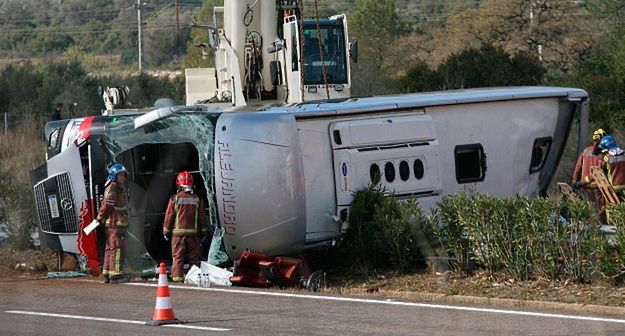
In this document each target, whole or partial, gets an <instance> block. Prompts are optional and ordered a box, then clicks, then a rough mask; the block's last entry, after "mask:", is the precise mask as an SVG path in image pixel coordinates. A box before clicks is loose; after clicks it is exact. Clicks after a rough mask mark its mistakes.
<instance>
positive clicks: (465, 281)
mask: <svg viewBox="0 0 625 336" xmlns="http://www.w3.org/2000/svg"><path fill="white" fill-rule="evenodd" d="M73 266H74V265H66V267H70V268H71V267H73ZM56 268H57V259H56V253H55V252H53V251H49V250H48V251H37V250H26V251H16V250H13V249H11V248H9V246H8V245H7V244H0V281H2V278H20V277H22V278H38V277H45V276H46V274H47V272H48V271H56V270H57V269H56ZM322 291H323V292H326V293H337V294H375V293H380V292H387V293H407V294H408V293H429V294H442V295H445V296H454V295H462V296H477V297H485V298H501V299H518V300H533V301H547V302H559V303H578V304H593V305H601V306H611V307H625V286H622V285H621V286H614V285H612V284H609V283H593V284H578V283H575V282H573V281H570V280H562V281H548V280H546V279H539V280H535V281H523V282H518V281H514V280H513V279H510V278H507V277H505V276H504V275H503V274H488V273H486V272H476V273H474V274H473V275H471V276H466V275H460V274H454V273H451V272H442V273H432V272H423V273H420V274H408V275H397V274H393V273H384V274H377V275H375V276H369V277H362V276H349V275H348V276H345V275H339V274H337V270H330V271H329V272H328V274H327V275H326V279H325V287H324V288H323V289H322Z"/></svg>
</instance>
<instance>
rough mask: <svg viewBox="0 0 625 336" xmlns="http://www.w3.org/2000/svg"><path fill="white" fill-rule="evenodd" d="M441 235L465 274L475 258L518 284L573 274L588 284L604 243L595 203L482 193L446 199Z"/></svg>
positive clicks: (440, 206) (437, 229)
mask: <svg viewBox="0 0 625 336" xmlns="http://www.w3.org/2000/svg"><path fill="white" fill-rule="evenodd" d="M433 214H434V215H433V216H437V217H438V219H439V220H440V224H438V225H437V226H435V228H434V229H435V232H436V234H437V236H438V237H439V239H440V241H441V243H442V244H443V246H444V247H445V250H446V251H447V253H448V254H449V255H450V256H452V257H454V258H455V259H456V261H457V268H458V270H463V269H464V267H463V266H465V265H467V264H468V262H469V260H474V261H475V262H476V263H477V264H479V265H481V266H482V267H484V268H485V269H487V270H489V271H491V272H494V271H499V270H503V271H505V272H508V273H509V274H510V275H511V276H513V277H514V278H515V279H517V280H526V279H530V278H535V277H537V276H548V277H552V278H555V277H558V276H561V275H566V276H570V277H572V278H574V279H576V280H578V281H587V280H589V279H590V276H591V275H592V273H593V272H594V270H595V267H596V263H593V262H592V258H591V257H592V256H593V255H594V254H595V253H596V252H597V251H598V250H600V248H601V246H603V244H604V240H605V239H604V238H603V237H602V236H601V234H600V231H599V227H598V225H597V223H596V214H595V212H594V209H593V207H592V205H591V204H590V203H587V202H565V203H558V202H555V201H553V200H549V199H545V198H531V199H529V198H522V197H514V198H506V199H498V198H495V197H492V196H489V195H485V194H480V193H476V192H468V193H461V194H458V195H452V196H446V197H444V198H443V199H442V200H441V202H440V203H439V204H438V209H437V210H436V211H435V212H433Z"/></svg>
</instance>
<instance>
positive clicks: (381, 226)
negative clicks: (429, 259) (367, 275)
mask: <svg viewBox="0 0 625 336" xmlns="http://www.w3.org/2000/svg"><path fill="white" fill-rule="evenodd" d="M431 234H432V233H431V230H430V229H429V225H426V222H425V220H424V219H423V214H422V212H421V209H420V208H419V207H418V206H417V204H416V202H415V201H414V200H404V201H402V200H398V199H397V198H395V197H394V196H392V195H388V196H387V195H385V190H384V188H382V187H380V186H377V185H371V186H368V187H366V188H364V189H361V190H359V191H357V192H356V193H354V198H353V201H352V204H351V210H350V215H349V227H348V229H347V232H346V233H345V235H344V237H343V241H342V254H343V255H344V256H345V257H347V258H348V259H349V260H350V261H351V262H352V266H356V267H358V268H360V269H361V270H362V271H365V270H367V269H368V268H370V267H374V268H388V267H389V266H392V267H393V268H394V269H396V270H398V271H400V272H405V271H408V270H410V269H411V268H413V267H414V266H415V265H416V264H417V263H418V262H419V261H422V260H423V253H422V249H424V248H428V247H429V246H428V244H429V238H430V237H431Z"/></svg>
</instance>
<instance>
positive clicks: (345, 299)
mask: <svg viewBox="0 0 625 336" xmlns="http://www.w3.org/2000/svg"><path fill="white" fill-rule="evenodd" d="M125 285H130V286H144V287H156V285H152V284H143V283H127V284H125ZM169 287H170V288H176V289H191V290H203V291H212V292H226V293H239V294H248V295H262V296H277V297H289V298H298V299H312V300H322V301H341V302H357V303H369V304H384V305H394V306H408V307H420V308H432V309H446V310H458V311H470V312H479V313H492V314H505V315H518V316H532V317H545V318H557V319H567V320H580V321H593V322H609V323H621V324H625V320H622V319H612V318H604V317H592V316H576V315H564V314H549V313H536V312H529V311H522V310H505V309H492V308H477V307H467V306H451V305H441V304H430V303H416V302H402V301H388V300H373V299H358V298H349V297H339V296H321V295H307V294H293V293H276V292H259V291H253V290H240V289H226V288H214V287H210V288H203V287H187V286H176V285H170V286H169Z"/></svg>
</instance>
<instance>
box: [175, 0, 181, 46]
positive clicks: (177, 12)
mask: <svg viewBox="0 0 625 336" xmlns="http://www.w3.org/2000/svg"><path fill="white" fill-rule="evenodd" d="M179 15H180V0H176V46H177V47H178V52H180V18H179Z"/></svg>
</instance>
